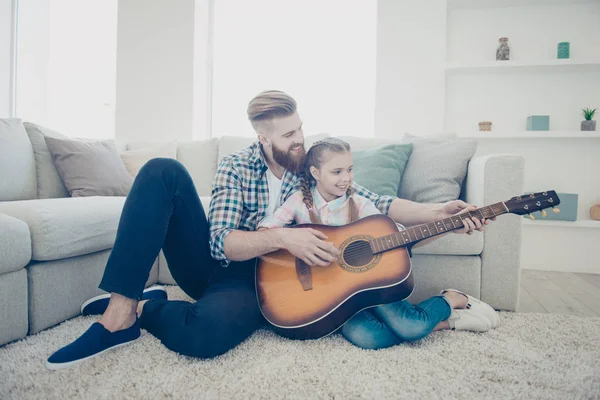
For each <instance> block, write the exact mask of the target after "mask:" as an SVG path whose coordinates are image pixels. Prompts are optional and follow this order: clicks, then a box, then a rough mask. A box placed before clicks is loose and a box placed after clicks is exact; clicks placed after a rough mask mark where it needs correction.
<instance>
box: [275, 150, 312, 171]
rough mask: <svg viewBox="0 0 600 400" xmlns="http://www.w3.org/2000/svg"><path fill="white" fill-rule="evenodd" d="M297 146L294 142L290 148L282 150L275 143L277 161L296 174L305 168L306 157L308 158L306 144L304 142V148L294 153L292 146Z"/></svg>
mask: <svg viewBox="0 0 600 400" xmlns="http://www.w3.org/2000/svg"><path fill="white" fill-rule="evenodd" d="M295 146H297V143H296V144H293V145H291V146H290V148H289V149H288V150H287V151H285V150H280V149H279V148H277V146H275V144H273V159H275V161H276V162H277V164H279V165H281V166H282V167H283V168H285V169H287V170H288V171H290V172H293V173H294V174H298V173H300V171H302V169H303V168H304V159H305V158H306V150H304V144H302V145H301V146H302V150H301V151H300V152H299V153H296V154H294V153H292V147H295Z"/></svg>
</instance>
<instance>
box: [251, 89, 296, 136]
mask: <svg viewBox="0 0 600 400" xmlns="http://www.w3.org/2000/svg"><path fill="white" fill-rule="evenodd" d="M247 112H248V119H249V120H250V123H251V124H252V127H253V128H254V129H255V130H256V128H257V127H256V123H257V122H262V121H268V120H271V119H273V118H276V117H287V116H290V115H292V114H293V113H295V112H296V100H294V99H293V98H292V97H291V96H290V95H288V94H286V93H284V92H282V91H279V90H266V91H264V92H261V93H259V94H258V95H256V97H254V98H253V99H252V100H250V103H248V111H247Z"/></svg>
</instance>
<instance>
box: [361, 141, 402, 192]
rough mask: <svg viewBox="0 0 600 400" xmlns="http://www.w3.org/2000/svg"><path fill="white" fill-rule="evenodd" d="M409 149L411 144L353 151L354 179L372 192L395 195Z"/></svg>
mask: <svg viewBox="0 0 600 400" xmlns="http://www.w3.org/2000/svg"><path fill="white" fill-rule="evenodd" d="M411 151H412V144H389V145H387V146H383V147H376V148H374V149H369V150H355V151H353V152H352V156H353V159H354V180H355V181H356V182H357V183H358V184H359V185H361V186H363V187H365V188H367V189H369V190H370V191H372V192H374V193H377V194H381V195H386V196H396V193H398V186H399V185H400V179H401V178H402V174H403V173H404V169H405V168H406V163H407V162H408V159H409V157H410V153H411Z"/></svg>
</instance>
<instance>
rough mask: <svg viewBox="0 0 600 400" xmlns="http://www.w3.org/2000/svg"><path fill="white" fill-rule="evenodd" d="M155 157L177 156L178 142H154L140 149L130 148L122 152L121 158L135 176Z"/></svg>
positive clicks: (174, 157)
mask: <svg viewBox="0 0 600 400" xmlns="http://www.w3.org/2000/svg"><path fill="white" fill-rule="evenodd" d="M153 158H173V159H176V158H177V143H175V142H168V143H160V144H154V145H152V147H149V148H145V149H138V150H129V151H125V152H122V153H121V160H123V164H125V168H126V169H127V171H128V172H129V173H130V174H131V176H133V177H134V178H135V177H136V176H137V174H138V173H139V172H140V169H141V168H142V167H143V166H144V164H146V163H147V162H148V161H150V160H152V159H153Z"/></svg>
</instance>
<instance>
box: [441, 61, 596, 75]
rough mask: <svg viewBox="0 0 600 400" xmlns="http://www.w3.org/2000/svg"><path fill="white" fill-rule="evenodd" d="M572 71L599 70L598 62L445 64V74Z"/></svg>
mask: <svg viewBox="0 0 600 400" xmlns="http://www.w3.org/2000/svg"><path fill="white" fill-rule="evenodd" d="M565 68H570V69H573V70H578V71H581V70H591V71H593V70H600V60H570V59H567V60H562V59H561V60H559V59H556V60H543V61H515V60H505V61H489V62H483V63H459V62H454V63H447V64H446V72H447V73H454V74H456V73H468V72H514V71H516V70H524V71H525V70H532V71H535V70H552V69H565Z"/></svg>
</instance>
